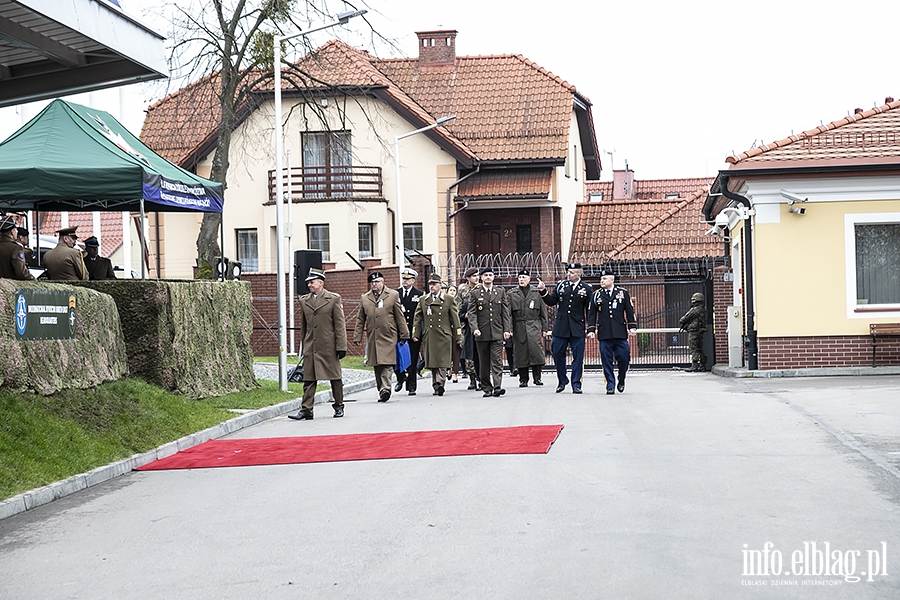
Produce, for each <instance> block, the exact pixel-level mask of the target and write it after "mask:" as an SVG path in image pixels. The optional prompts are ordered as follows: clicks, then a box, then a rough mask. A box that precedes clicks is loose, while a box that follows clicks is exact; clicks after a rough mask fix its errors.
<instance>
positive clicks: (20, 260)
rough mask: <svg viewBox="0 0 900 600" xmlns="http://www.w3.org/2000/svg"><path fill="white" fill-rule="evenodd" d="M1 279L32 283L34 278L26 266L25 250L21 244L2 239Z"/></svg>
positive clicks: (0, 255) (0, 244) (0, 241)
mask: <svg viewBox="0 0 900 600" xmlns="http://www.w3.org/2000/svg"><path fill="white" fill-rule="evenodd" d="M0 277H6V278H7V279H19V280H21V281H31V280H33V279H34V277H33V276H32V275H31V273H30V272H29V271H28V265H27V264H25V249H24V248H23V247H22V244H20V243H19V242H17V241H15V240H12V239H9V238H7V237H4V238H0Z"/></svg>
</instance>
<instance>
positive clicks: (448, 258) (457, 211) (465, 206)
mask: <svg viewBox="0 0 900 600" xmlns="http://www.w3.org/2000/svg"><path fill="white" fill-rule="evenodd" d="M479 171H481V163H478V164H477V165H476V166H475V170H474V171H472V172H471V173H469V174H468V175H463V176H462V177H460V178H459V179H457V180H456V181H454V182H453V183H451V184H450V185H448V186H447V285H450V281H452V280H451V279H450V219H452V218H453V217H455V216H456V215H458V214H459V213H461V212H462V211H464V210H466V208H467V207H468V206H469V201H468V200H465V201H464V202H463V205H462V207H460V208H459V209H458V210H454V211H453V212H450V190H452V189H453V188H455V187H456V186H458V185H459V184H461V183H462V182H463V181H465V180H466V179H468V178H469V177H471V176H472V175H475V174H477V173H478V172H479Z"/></svg>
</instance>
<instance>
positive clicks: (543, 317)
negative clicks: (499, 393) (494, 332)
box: [509, 285, 549, 369]
mask: <svg viewBox="0 0 900 600" xmlns="http://www.w3.org/2000/svg"><path fill="white" fill-rule="evenodd" d="M509 310H510V314H511V315H512V324H513V329H512V331H513V349H514V352H513V356H514V357H515V367H516V368H517V369H521V368H523V367H530V366H533V365H542V364H544V344H543V338H544V332H545V331H547V330H548V328H549V320H548V318H547V305H546V304H544V303H543V302H542V301H541V294H540V293H539V292H538V291H537V290H536V289H534V287H532V286H530V285H529V286H528V287H527V288H525V290H524V292H523V289H522V287H520V286H516V287H515V288H513V289H512V290H510V291H509Z"/></svg>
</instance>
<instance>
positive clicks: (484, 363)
mask: <svg viewBox="0 0 900 600" xmlns="http://www.w3.org/2000/svg"><path fill="white" fill-rule="evenodd" d="M466 318H467V319H468V320H469V327H471V328H472V336H473V337H474V338H475V349H476V351H477V352H478V366H479V371H480V372H479V377H480V379H481V390H482V391H483V392H484V394H483V396H484V397H485V398H487V397H488V396H502V395H503V394H505V393H506V390H505V389H503V388H502V387H501V385H502V383H503V343H504V342H505V341H506V340H508V339H509V338H510V337H512V318H511V317H510V314H509V297H508V296H507V294H506V290H504V289H503V288H502V287H500V286H499V285H495V284H494V269H492V268H491V267H485V268H483V269H481V285H480V286H478V287H476V288H475V289H474V290H472V293H471V294H470V295H469V309H468V311H466Z"/></svg>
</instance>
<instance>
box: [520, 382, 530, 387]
mask: <svg viewBox="0 0 900 600" xmlns="http://www.w3.org/2000/svg"><path fill="white" fill-rule="evenodd" d="M519 387H528V382H527V381H520V382H519Z"/></svg>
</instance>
